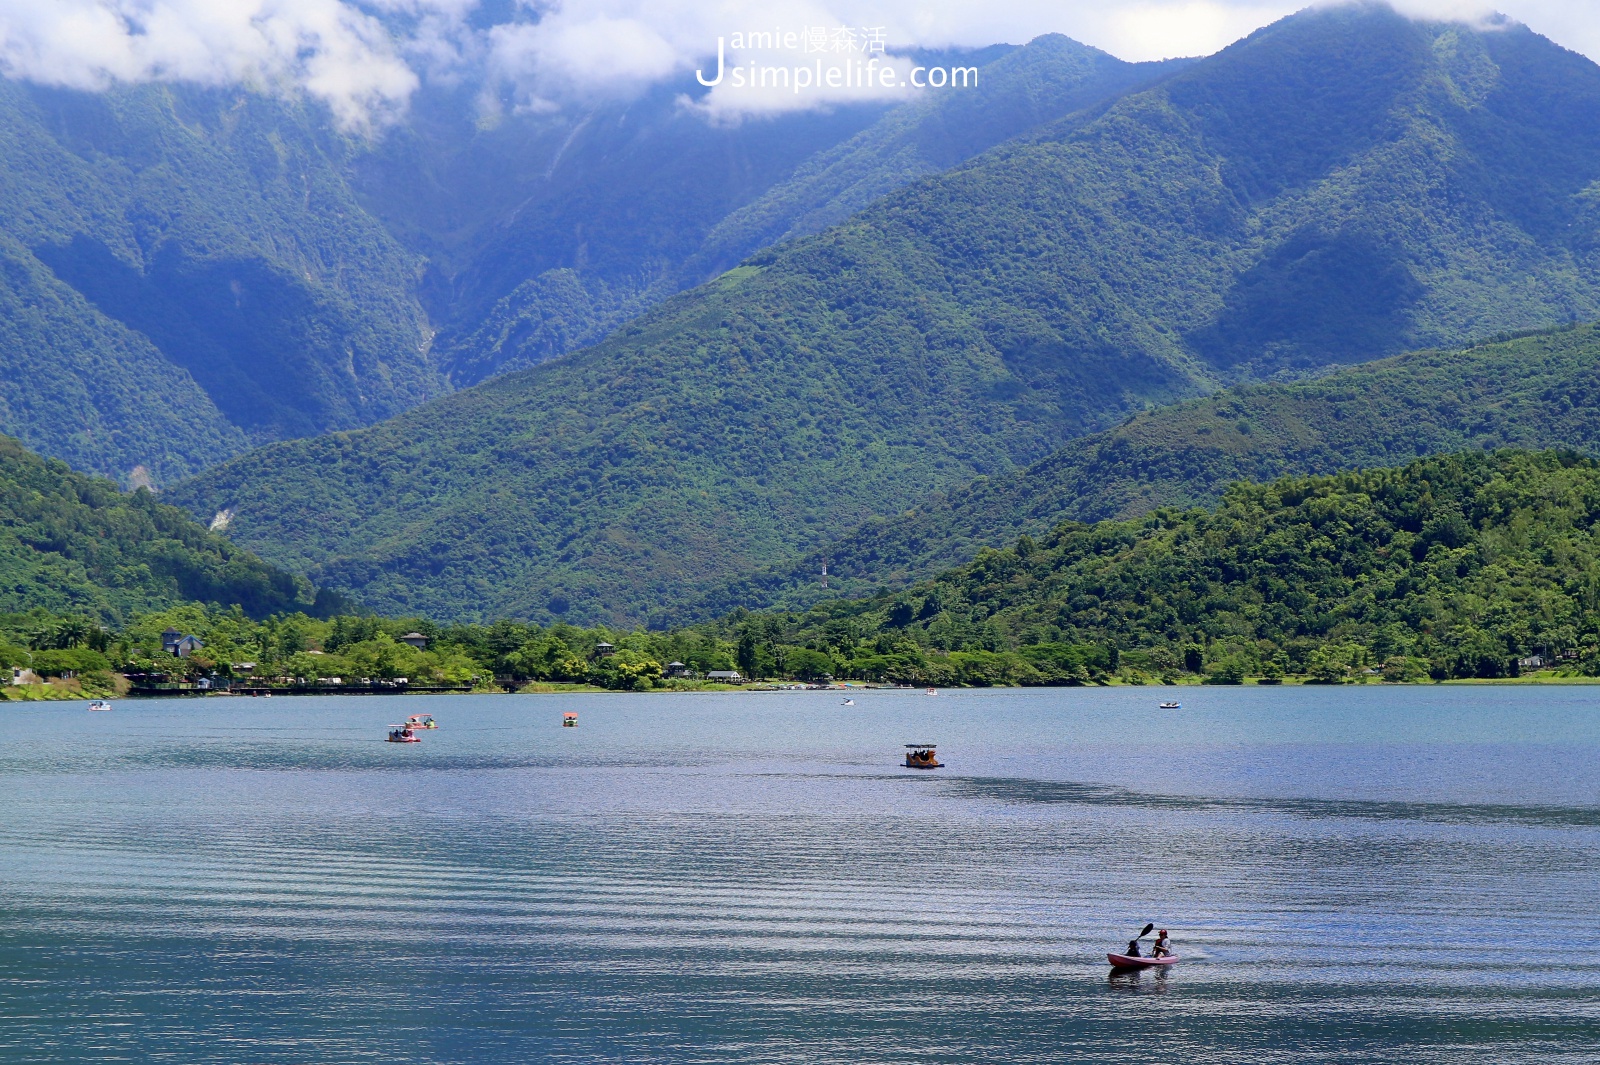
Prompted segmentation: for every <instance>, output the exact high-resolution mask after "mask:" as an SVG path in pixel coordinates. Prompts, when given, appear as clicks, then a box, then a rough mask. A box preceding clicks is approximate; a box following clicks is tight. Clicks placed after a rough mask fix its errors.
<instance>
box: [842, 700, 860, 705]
mask: <svg viewBox="0 0 1600 1065" xmlns="http://www.w3.org/2000/svg"><path fill="white" fill-rule="evenodd" d="M839 705H840V706H854V705H856V701H855V700H854V699H846V700H845V701H844V702H842V703H840V704H839Z"/></svg>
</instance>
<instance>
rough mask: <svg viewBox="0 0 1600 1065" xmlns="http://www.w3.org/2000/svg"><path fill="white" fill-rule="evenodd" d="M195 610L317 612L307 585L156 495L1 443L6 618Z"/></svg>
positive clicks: (0, 610) (1, 608)
mask: <svg viewBox="0 0 1600 1065" xmlns="http://www.w3.org/2000/svg"><path fill="white" fill-rule="evenodd" d="M188 601H198V602H202V603H217V604H221V605H223V606H234V605H237V606H239V607H242V608H243V609H244V611H245V612H246V613H248V614H251V615H253V616H256V617H263V616H265V615H267V614H271V613H275V612H279V611H295V610H312V609H313V608H314V606H315V603H316V600H315V597H314V595H313V593H312V589H311V587H310V586H309V585H308V584H307V583H306V582H305V581H304V580H303V579H300V578H296V577H293V576H291V575H290V574H288V573H285V572H283V571H282V570H279V569H275V568H274V567H272V566H269V565H267V564H266V563H264V562H262V561H261V560H260V559H259V558H256V557H255V556H254V555H252V554H250V553H249V552H248V551H245V550H243V549H242V548H239V547H236V546H235V545H233V544H232V543H230V542H229V541H228V540H226V539H224V538H223V537H221V536H217V535H215V534H213V533H209V532H207V531H206V530H205V529H204V528H202V527H201V526H199V525H197V524H195V523H194V522H193V521H192V520H190V518H189V516H188V515H187V514H185V513H184V512H183V511H181V510H179V509H178V508H177V507H174V506H170V505H168V504H165V503H158V502H156V500H155V497H154V496H152V495H151V494H150V492H149V491H148V490H146V489H139V490H138V491H135V492H133V493H131V494H130V493H123V492H121V491H120V490H118V488H117V486H116V485H115V484H113V483H112V482H110V481H107V480H102V479H101V478H98V477H89V476H85V475H84V474H81V473H76V472H74V471H73V470H71V469H69V468H68V467H67V465H66V463H64V462H62V461H61V460H59V459H43V458H40V457H39V456H38V455H35V454H33V453H31V452H29V451H28V450H27V449H26V448H24V447H23V446H22V445H21V444H20V443H19V442H18V441H16V440H13V439H11V438H10V437H3V436H0V614H8V613H25V612H27V611H31V610H45V611H49V612H51V613H55V614H68V615H74V616H79V617H82V616H91V617H94V618H97V619H99V620H100V621H102V622H105V623H110V624H120V623H123V622H126V621H127V620H128V619H129V618H130V617H131V616H132V614H133V613H134V612H135V611H144V610H160V609H164V608H167V607H170V606H173V605H175V604H179V603H183V602H188Z"/></svg>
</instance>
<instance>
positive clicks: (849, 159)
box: [686, 34, 1191, 281]
mask: <svg viewBox="0 0 1600 1065" xmlns="http://www.w3.org/2000/svg"><path fill="white" fill-rule="evenodd" d="M1190 62H1191V60H1186V59H1179V60H1168V61H1166V62H1162V63H1126V62H1123V61H1122V60H1120V59H1117V58H1116V57H1115V56H1111V55H1107V54H1106V53H1105V52H1102V51H1100V50H1099V49H1097V48H1091V47H1089V46H1088V45H1084V44H1079V43H1078V42H1077V41H1074V40H1072V39H1070V38H1068V37H1063V36H1060V35H1059V34H1047V35H1045V36H1042V37H1038V38H1035V39H1034V40H1032V41H1030V42H1029V43H1028V44H1027V45H1025V46H1023V47H1021V48H1017V49H1015V50H1013V51H1010V52H1007V53H1006V54H1005V55H1003V56H1001V57H1000V58H998V59H995V60H994V61H993V62H990V63H987V64H985V65H984V66H983V67H982V68H981V69H980V71H979V78H978V84H977V86H976V87H975V88H972V89H962V90H959V91H957V90H950V91H948V92H942V93H929V94H928V95H927V97H926V98H925V99H922V100H918V101H916V102H913V103H910V104H907V105H905V106H903V107H899V108H896V109H895V110H893V111H891V112H890V113H889V114H887V115H885V116H884V117H883V118H881V119H879V120H878V121H877V122H876V123H874V124H873V125H872V126H871V127H870V128H868V129H865V130H863V131H861V132H860V133H858V134H857V135H856V136H854V137H852V138H850V139H849V140H848V141H845V142H844V143H842V144H839V145H837V146H835V147H833V148H831V149H829V150H827V151H824V152H819V153H818V154H817V155H816V156H815V157H814V158H812V159H810V160H808V161H807V162H806V163H805V164H804V165H803V166H801V167H800V168H799V169H798V170H797V171H796V172H795V174H794V176H793V177H791V178H790V179H789V180H787V181H784V182H782V183H780V184H778V185H776V186H774V187H773V188H772V189H770V190H769V191H768V192H767V193H766V194H765V195H763V196H762V197H761V198H760V199H758V200H756V201H755V202H754V203H751V204H749V205H748V206H745V207H742V208H740V209H739V210H737V211H735V212H733V213H732V214H731V215H729V216H728V217H727V218H726V219H724V220H723V221H722V222H721V223H720V224H719V225H718V226H717V227H716V229H714V230H712V232H711V233H710V234H709V236H708V237H707V238H706V242H705V246H704V247H703V248H702V249H701V250H700V252H699V253H698V254H696V255H695V257H694V258H693V259H692V260H691V261H690V263H689V268H688V270H687V271H686V272H687V273H688V274H689V276H691V277H692V278H693V280H696V281H699V280H703V279H704V278H705V277H709V276H712V275H714V274H718V273H721V272H722V271H723V270H726V269H728V268H730V267H732V266H734V265H736V264H737V263H738V262H739V261H740V260H742V259H744V258H745V257H746V256H748V255H751V254H753V253H754V252H756V251H759V250H760V249H761V248H764V247H767V246H769V245H772V244H777V243H779V242H781V241H784V240H793V239H795V238H797V237H804V236H809V235H811V234H813V233H818V232H820V231H822V230H823V229H826V228H827V227H829V226H832V225H837V224H838V223H840V222H843V221H844V220H845V219H847V218H849V217H850V216H851V215H853V214H855V213H856V212H858V211H861V210H863V209H865V208H866V207H868V206H870V205H871V204H872V202H873V201H875V200H877V199H879V198H881V197H883V196H886V195H888V194H889V193H891V192H893V191H895V190H896V189H898V188H900V187H902V186H904V185H908V184H910V183H911V182H912V181H915V180H917V179H919V178H924V177H928V176H930V175H933V174H936V173H938V172H939V171H941V170H948V169H950V168H951V167H954V166H958V165H959V164H961V163H963V162H965V161H966V160H968V159H970V158H972V157H973V156H976V155H979V154H981V153H982V152H985V151H987V150H988V149H990V148H993V147H994V146H995V145H997V144H1000V143H1002V142H1004V141H1007V140H1010V139H1012V138H1013V137H1017V136H1020V135H1022V134H1024V133H1026V132H1028V131H1029V130H1032V129H1034V128H1035V127H1038V126H1041V125H1044V124H1045V123H1051V122H1056V121H1059V120H1060V119H1061V118H1062V116H1064V115H1071V114H1074V113H1075V112H1080V111H1084V112H1086V113H1085V114H1084V117H1083V119H1082V121H1088V119H1089V118H1091V117H1093V109H1095V108H1096V107H1097V105H1101V104H1104V103H1105V102H1106V101H1108V100H1111V99H1114V98H1115V97H1118V96H1121V95H1124V94H1125V93H1127V92H1129V91H1131V90H1133V89H1135V88H1137V87H1139V86H1141V85H1145V84H1149V83H1151V82H1154V81H1157V80H1159V79H1161V78H1163V77H1166V76H1168V75H1170V74H1172V73H1173V72H1174V71H1175V70H1178V69H1181V68H1182V67H1183V66H1186V65H1187V64H1188V63H1190Z"/></svg>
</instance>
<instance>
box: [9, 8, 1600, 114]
mask: <svg viewBox="0 0 1600 1065" xmlns="http://www.w3.org/2000/svg"><path fill="white" fill-rule="evenodd" d="M1298 6H1301V4H1300V3H1297V2H1295V0H1135V2H1132V3H1118V4H1106V3H1103V2H1100V0H991V2H987V3H982V4H978V3H973V2H971V0H778V2H776V3H773V2H767V0H581V2H580V0H516V2H515V3H514V4H512V5H511V6H509V7H508V8H504V9H500V8H497V9H496V10H497V11H499V12H500V14H499V15H498V16H497V17H491V16H490V15H489V14H488V12H487V10H486V9H485V8H484V6H483V5H482V4H481V3H480V2H479V0H49V2H48V3H40V2H38V0H0V73H4V74H5V75H6V76H9V77H12V78H18V79H23V80H28V81H34V82H38V83H42V84H49V85H59V86H67V87H72V88H80V89H98V88H103V87H106V86H108V85H111V84H113V83H117V82H142V81H163V80H165V81H187V82H195V83H200V84H207V85H223V84H244V85H250V86H253V87H260V88H265V89H269V90H277V91H286V92H303V93H306V94H308V95H310V96H312V97H314V98H316V99H319V100H321V101H323V102H324V103H326V104H327V106H328V107H329V108H330V110H331V111H332V113H333V115H334V117H335V119H336V120H337V121H338V122H339V124H340V125H341V126H343V127H344V128H346V129H361V128H365V127H369V126H371V125H373V124H374V123H379V124H381V123H382V122H383V121H384V120H385V119H386V118H389V117H392V116H394V115H396V114H398V113H400V112H402V111H403V110H404V108H405V106H406V103H407V101H408V100H409V99H410V96H411V94H412V93H413V92H414V91H415V90H416V88H417V87H418V85H419V84H420V82H421V80H422V79H424V78H434V79H440V80H457V79H466V80H469V81H473V82H476V83H478V84H481V85H483V86H484V87H485V97H484V98H485V100H486V102H490V103H492V104H494V105H496V106H500V105H509V106H513V107H521V108H533V109H538V110H548V109H553V108H559V107H562V106H566V105H567V104H569V103H571V102H574V101H579V102H587V101H591V100H594V99H597V98H598V99H616V98H627V97H629V96H631V95H634V94H637V93H639V92H641V91H643V90H645V89H647V88H650V87H652V86H656V85H660V84H663V83H667V84H675V85H680V86H681V87H682V88H683V89H684V90H685V91H686V92H687V91H690V90H694V89H695V77H694V74H695V71H696V70H698V69H705V68H707V66H708V63H709V64H712V67H711V69H714V63H715V56H716V50H717V40H718V38H719V37H720V38H723V39H724V40H725V41H726V42H727V43H728V45H729V52H730V54H729V58H728V63H729V64H730V65H732V64H737V63H738V62H740V61H745V62H751V61H764V62H767V63H771V64H782V65H785V66H788V67H790V68H791V69H793V68H795V67H798V66H801V65H806V66H810V65H812V64H813V63H816V62H820V63H823V64H824V65H826V64H833V65H840V64H846V63H848V62H849V61H851V59H852V58H857V57H851V56H849V55H840V50H838V49H832V48H829V49H824V48H818V49H815V50H814V51H815V52H817V53H821V54H812V53H811V52H808V51H807V49H806V47H805V46H804V44H803V43H797V44H796V46H795V47H794V48H790V49H776V50H773V54H771V55H765V56H760V57H757V56H754V55H752V54H751V52H750V50H748V49H746V50H745V52H744V54H742V55H741V54H739V51H738V50H737V49H736V48H733V47H732V45H733V38H734V36H735V35H736V34H739V33H741V32H745V31H749V30H775V29H782V30H785V31H794V32H799V33H802V34H803V33H804V31H806V30H817V29H824V28H825V29H827V30H828V31H829V32H830V33H834V32H836V31H838V30H839V29H841V28H848V29H852V30H855V31H860V30H861V29H863V28H869V27H871V28H876V27H881V28H882V29H883V31H884V35H885V38H886V44H887V48H888V50H889V51H890V52H893V51H896V50H904V49H912V48H935V49H936V48H952V47H978V46H983V45H988V44H993V43H996V42H1001V41H1009V42H1013V43H1020V42H1022V41H1025V40H1028V39H1031V38H1032V37H1035V36H1037V35H1039V34H1041V33H1047V32H1060V33H1065V34H1067V35H1069V36H1071V37H1074V38H1076V39H1078V40H1081V41H1084V42H1086V43H1089V44H1092V45H1095V46H1098V47H1101V48H1104V49H1105V50H1107V51H1109V52H1111V53H1113V54H1115V55H1118V56H1121V57H1122V58H1125V59H1133V60H1140V59H1157V58H1164V57H1168V56H1175V55H1200V54H1206V53H1209V52H1213V51H1215V50H1217V49H1218V48H1221V47H1223V46H1224V45H1226V44H1227V43H1229V42H1230V41H1232V40H1235V39H1236V38H1238V37H1240V36H1242V35H1244V34H1246V33H1248V32H1250V31H1251V30H1253V29H1255V28H1256V27H1258V26H1262V25H1265V24H1267V23H1269V22H1271V21H1274V20H1276V19H1278V18H1281V17H1282V16H1284V15H1286V14H1289V13H1290V12H1291V11H1292V10H1293V9H1295V8H1296V7H1298ZM1396 6H1397V7H1399V8H1400V9H1401V10H1403V11H1405V12H1406V13H1407V14H1413V15H1417V16H1421V17H1429V18H1449V19H1462V20H1467V21H1480V20H1482V19H1483V18H1485V17H1486V16H1488V15H1490V14H1491V13H1492V10H1493V9H1494V8H1498V9H1500V10H1502V11H1504V12H1505V13H1506V14H1507V15H1509V16H1511V17H1513V18H1517V19H1520V20H1522V21H1525V22H1527V23H1528V24H1529V25H1530V26H1531V27H1532V28H1533V29H1535V30H1537V31H1539V32H1541V33H1544V34H1546V35H1547V36H1550V37H1552V38H1553V39H1555V40H1557V41H1558V42H1559V43H1562V44H1564V45H1566V46H1567V47H1569V48H1572V49H1575V50H1577V51H1581V52H1585V53H1586V54H1589V55H1591V56H1596V55H1600V19H1596V18H1595V17H1594V15H1595V12H1594V7H1593V4H1591V3H1574V2H1572V0H1505V2H1503V3H1500V4H1496V5H1490V4H1487V3H1483V2H1480V0H1396ZM858 58H862V59H863V60H864V59H865V58H866V56H865V55H862V56H860V57H858ZM890 62H891V63H893V62H895V61H890ZM898 67H899V68H903V69H898V72H897V77H896V79H895V80H894V84H892V85H891V84H889V83H888V82H875V83H873V84H871V85H867V86H861V85H854V86H852V85H850V84H848V83H847V84H845V85H843V86H842V87H841V86H835V87H833V88H831V89H830V88H828V87H827V86H826V85H823V86H808V87H807V88H806V91H805V92H797V91H795V87H794V86H793V85H792V84H791V85H789V86H787V87H786V88H785V90H784V91H776V90H774V91H761V90H759V89H756V88H750V89H746V88H743V87H739V86H734V85H732V84H731V83H728V84H724V85H721V86H718V87H717V88H715V89H713V90H712V91H711V93H710V95H709V96H706V97H705V98H704V99H703V100H702V102H701V107H702V110H705V111H707V112H711V113H715V114H717V115H719V116H727V115H735V116H736V115H738V114H741V113H752V112H754V113H760V112H766V111H771V110H788V109H794V108H796V107H807V106H827V105H830V104H833V103H837V102H839V101H841V100H845V99H851V98H860V97H866V96H873V97H882V96H885V95H896V94H904V93H906V92H907V91H910V90H908V87H907V85H906V84H902V82H905V81H906V80H907V75H908V73H909V67H910V64H909V63H907V62H905V61H898ZM819 69H820V68H819Z"/></svg>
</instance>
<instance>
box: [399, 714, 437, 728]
mask: <svg viewBox="0 0 1600 1065" xmlns="http://www.w3.org/2000/svg"><path fill="white" fill-rule="evenodd" d="M438 727H439V726H438V725H436V724H434V723H433V715H431V714H412V715H411V716H410V717H408V718H406V728H438Z"/></svg>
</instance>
